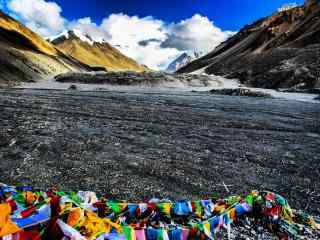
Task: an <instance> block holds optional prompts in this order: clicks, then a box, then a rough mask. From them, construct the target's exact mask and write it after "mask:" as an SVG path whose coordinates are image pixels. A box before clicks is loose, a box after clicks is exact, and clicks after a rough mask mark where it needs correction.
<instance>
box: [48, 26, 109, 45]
mask: <svg viewBox="0 0 320 240" xmlns="http://www.w3.org/2000/svg"><path fill="white" fill-rule="evenodd" d="M72 37H76V38H79V39H80V40H81V41H83V42H86V43H89V44H90V45H93V44H94V43H105V42H106V41H105V40H104V38H102V37H100V38H93V37H92V36H90V35H89V34H85V33H83V32H82V31H81V30H79V29H73V30H66V31H63V32H62V33H61V34H59V35H57V36H53V37H50V38H49V40H50V42H54V41H59V40H60V39H69V38H72Z"/></svg>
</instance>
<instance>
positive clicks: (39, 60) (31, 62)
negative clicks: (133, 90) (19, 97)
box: [0, 11, 148, 86]
mask: <svg viewBox="0 0 320 240" xmlns="http://www.w3.org/2000/svg"><path fill="white" fill-rule="evenodd" d="M97 69H98V70H104V69H107V70H114V71H121V70H131V71H138V72H141V71H145V70H148V68H147V67H145V66H142V65H140V64H138V63H137V62H135V61H134V60H133V59H131V58H128V57H126V56H125V55H123V54H122V53H121V52H119V51H118V50H117V49H115V48H113V47H112V46H111V45H109V44H108V43H107V42H94V41H93V40H92V39H90V37H88V36H83V35H81V33H80V32H77V31H71V32H67V33H66V34H63V35H61V36H59V38H58V39H55V40H53V43H50V42H49V41H47V40H45V39H43V38H42V37H40V36H39V35H37V34H36V33H34V32H33V31H31V30H30V29H28V28H27V27H25V26H24V25H23V24H21V23H19V22H18V21H16V20H15V19H13V18H12V17H10V16H8V15H6V14H5V13H3V12H1V11H0V86H2V85H4V86H8V85H15V84H17V83H19V82H28V81H36V80H40V79H45V78H49V77H52V76H55V75H57V74H61V73H65V72H70V71H71V72H79V71H80V72H81V71H90V70H97Z"/></svg>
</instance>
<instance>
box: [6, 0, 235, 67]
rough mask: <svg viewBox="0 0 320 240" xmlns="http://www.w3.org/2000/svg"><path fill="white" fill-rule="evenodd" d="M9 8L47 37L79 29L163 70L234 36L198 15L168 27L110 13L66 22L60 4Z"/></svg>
mask: <svg viewBox="0 0 320 240" xmlns="http://www.w3.org/2000/svg"><path fill="white" fill-rule="evenodd" d="M1 1H3V0H0V3H1ZM8 9H9V10H10V11H11V14H16V15H17V16H18V17H19V18H20V19H21V20H22V21H23V22H24V23H25V24H26V25H27V26H28V27H30V28H31V29H32V30H34V31H36V32H37V33H39V34H40V35H42V36H44V37H49V36H53V35H57V34H59V33H61V32H62V31H64V30H72V29H77V30H80V31H81V32H82V33H84V34H87V35H89V36H90V37H91V38H92V39H95V40H97V41H99V42H100V41H101V40H102V39H105V40H107V41H108V42H109V43H110V44H112V45H114V46H116V47H117V48H118V49H119V50H120V51H121V52H123V53H124V54H126V55H128V56H129V57H131V58H133V59H135V60H137V61H138V62H139V63H141V64H145V65H147V66H148V67H150V68H153V69H164V68H165V67H166V66H167V65H168V64H169V63H170V62H171V61H173V60H174V59H175V58H176V57H178V55H180V54H182V53H183V52H185V51H193V50H196V51H197V52H209V51H210V50H212V49H213V48H214V47H216V46H217V45H218V44H219V43H221V42H222V41H224V40H226V38H227V37H229V36H230V35H231V34H233V33H232V32H229V31H222V30H221V29H220V28H218V27H217V26H215V25H214V23H213V22H212V21H210V20H209V19H208V18H207V17H204V16H201V15H199V14H195V15H194V16H193V17H191V18H189V19H186V20H182V21H180V22H178V23H171V24H166V23H165V22H163V21H162V20H158V19H155V18H153V17H151V16H149V17H142V18H141V17H138V16H128V15H126V14H123V13H119V14H111V15H110V16H108V17H106V18H105V19H103V20H102V23H101V24H100V25H98V24H96V23H94V22H93V21H92V20H91V18H90V17H84V18H80V19H76V20H73V21H67V20H66V19H64V18H63V17H62V16H61V12H62V9H61V7H60V6H59V5H57V4H56V3H55V2H49V1H45V0H9V1H8Z"/></svg>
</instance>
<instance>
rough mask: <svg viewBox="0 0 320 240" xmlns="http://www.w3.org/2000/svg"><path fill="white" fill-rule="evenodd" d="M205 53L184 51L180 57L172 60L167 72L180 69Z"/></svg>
mask: <svg viewBox="0 0 320 240" xmlns="http://www.w3.org/2000/svg"><path fill="white" fill-rule="evenodd" d="M202 55H203V53H200V52H196V51H194V52H191V53H190V52H184V53H183V54H181V55H180V56H179V57H178V58H176V59H175V60H174V61H173V62H171V63H170V64H169V66H168V68H167V69H166V72H169V73H174V72H176V71H178V70H179V69H180V68H182V67H184V66H186V65H187V64H189V63H191V62H192V61H194V60H196V59H198V58H199V57H201V56H202Z"/></svg>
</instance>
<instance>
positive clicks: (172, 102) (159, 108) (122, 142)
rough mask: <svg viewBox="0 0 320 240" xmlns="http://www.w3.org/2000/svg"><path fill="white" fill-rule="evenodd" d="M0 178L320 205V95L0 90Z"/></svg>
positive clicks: (120, 191) (115, 192)
mask: <svg viewBox="0 0 320 240" xmlns="http://www.w3.org/2000/svg"><path fill="white" fill-rule="evenodd" d="M0 126H1V128H0V176H1V178H0V181H1V182H4V183H7V184H15V185H16V184H19V183H24V184H31V185H33V186H35V187H39V188H42V189H46V188H48V187H51V186H53V185H57V186H60V187H61V188H63V189H66V190H71V189H72V190H79V189H83V190H93V191H97V192H99V193H109V194H110V195H112V196H113V197H115V198H117V199H130V200H141V199H143V198H145V197H153V196H155V197H167V196H169V197H172V198H175V199H181V198H188V199H190V198H192V199H195V198H199V197H205V196H217V195H220V196H228V195H230V194H233V193H245V192H248V191H250V190H253V189H261V190H263V189H268V190H272V191H275V192H278V193H280V194H283V195H284V196H285V197H287V198H288V199H289V202H290V203H291V205H292V206H293V207H294V208H299V209H300V208H301V209H305V210H306V211H308V212H310V213H316V214H319V213H320V182H319V176H320V148H319V146H320V104H315V103H308V102H298V101H289V100H281V99H256V98H247V97H230V96H216V95H210V94H207V93H187V92H181V93H174V92H171V93H167V94H166V93H163V92H162V93H144V92H134V91H128V92H107V91H101V92H90V91H83V92H81V91H59V90H31V89H25V90H19V89H16V90H0Z"/></svg>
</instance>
